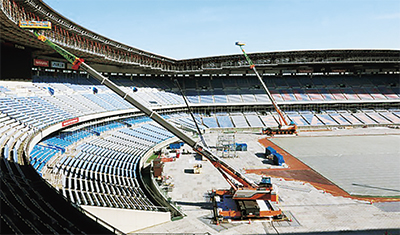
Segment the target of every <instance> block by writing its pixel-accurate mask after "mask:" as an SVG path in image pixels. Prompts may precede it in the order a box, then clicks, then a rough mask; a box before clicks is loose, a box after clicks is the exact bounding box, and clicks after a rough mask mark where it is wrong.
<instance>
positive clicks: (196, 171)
mask: <svg viewBox="0 0 400 235" xmlns="http://www.w3.org/2000/svg"><path fill="white" fill-rule="evenodd" d="M202 168H203V165H201V164H195V165H194V166H193V174H201V169H202Z"/></svg>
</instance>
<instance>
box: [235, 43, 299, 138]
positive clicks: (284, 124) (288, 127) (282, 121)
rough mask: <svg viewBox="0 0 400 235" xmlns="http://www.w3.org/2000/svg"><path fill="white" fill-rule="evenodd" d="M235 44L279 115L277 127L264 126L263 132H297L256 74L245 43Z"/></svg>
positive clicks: (269, 133)
mask: <svg viewBox="0 0 400 235" xmlns="http://www.w3.org/2000/svg"><path fill="white" fill-rule="evenodd" d="M235 45H236V46H239V47H240V49H241V50H242V52H243V55H244V57H245V58H246V60H247V62H248V63H249V65H250V69H252V70H253V71H254V73H255V74H256V76H257V78H258V80H259V81H260V83H261V85H262V87H263V88H264V91H265V93H267V96H268V98H269V99H270V100H271V102H272V105H273V106H274V108H275V110H276V112H277V113H278V115H279V125H278V129H276V128H272V127H269V128H264V129H263V134H267V135H275V134H295V133H296V132H297V126H296V125H295V124H294V123H290V124H289V123H288V121H287V120H286V118H285V116H284V115H283V112H282V111H281V109H280V108H279V106H278V103H277V102H276V101H275V99H274V97H273V96H272V95H271V92H270V91H269V90H268V88H267V85H265V83H264V81H263V80H262V78H261V76H260V74H258V72H257V70H256V65H255V64H254V63H253V61H252V60H251V59H250V57H249V56H248V55H247V54H246V52H245V51H244V49H243V46H244V45H246V44H244V43H242V42H236V43H235Z"/></svg>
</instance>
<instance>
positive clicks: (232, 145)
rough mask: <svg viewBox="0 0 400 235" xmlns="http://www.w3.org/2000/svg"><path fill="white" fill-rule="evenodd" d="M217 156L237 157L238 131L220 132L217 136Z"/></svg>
mask: <svg viewBox="0 0 400 235" xmlns="http://www.w3.org/2000/svg"><path fill="white" fill-rule="evenodd" d="M216 149H217V156H218V157H223V158H235V157H237V155H236V132H220V133H219V134H218V138H217V144H216Z"/></svg>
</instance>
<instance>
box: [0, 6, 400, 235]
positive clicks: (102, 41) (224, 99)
mask: <svg viewBox="0 0 400 235" xmlns="http://www.w3.org/2000/svg"><path fill="white" fill-rule="evenodd" d="M0 4H1V5H0V7H1V12H0V19H1V22H0V24H1V34H0V37H1V81H0V82H1V86H0V100H1V113H0V121H1V123H0V124H1V126H0V133H2V135H1V140H0V146H1V158H2V161H1V175H2V177H1V180H2V181H1V223H2V224H1V228H2V233H3V231H4V232H5V233H8V232H10V233H68V232H71V233H108V232H117V233H118V232H125V231H119V230H118V229H116V228H114V227H113V226H111V225H109V224H107V223H106V222H104V221H101V220H100V219H98V218H96V216H94V215H92V214H91V213H90V212H88V211H85V210H83V209H81V207H80V206H78V205H83V206H84V205H86V206H93V207H104V208H116V209H124V210H139V211H147V212H149V213H153V212H159V213H160V214H161V215H163V214H162V213H169V214H168V215H169V216H171V217H179V216H181V213H180V212H179V211H178V210H177V209H176V208H175V207H174V206H173V205H169V204H168V203H167V200H166V199H165V198H163V196H162V195H161V194H160V193H157V192H156V191H155V190H154V189H151V188H149V187H147V186H146V185H145V184H144V183H143V179H142V176H141V168H142V167H143V166H144V165H145V160H146V158H147V157H148V155H149V153H152V151H153V150H154V149H156V148H158V147H159V146H163V145H165V144H166V143H168V142H172V141H175V140H176V137H174V136H173V135H172V134H171V133H169V132H168V131H166V130H165V129H163V128H162V127H160V126H158V125H157V124H155V123H153V122H152V121H151V120H150V118H148V117H145V116H143V114H141V113H140V112H139V110H138V109H136V108H135V107H133V106H132V105H131V104H129V103H127V102H126V101H125V100H124V99H122V98H120V97H118V96H117V95H115V94H114V93H112V92H111V90H109V89H108V88H106V87H105V86H104V85H101V84H99V83H97V82H96V81H95V80H94V79H92V78H91V77H90V76H88V74H87V73H85V72H81V71H74V70H72V69H71V65H70V64H68V63H67V62H66V61H65V60H64V59H63V58H62V57H61V56H59V55H58V54H57V53H55V52H54V51H53V49H52V48H50V47H48V46H47V45H45V44H43V43H41V42H40V41H39V40H36V39H35V38H34V36H33V34H32V32H30V31H27V30H22V29H20V28H19V27H18V22H19V21H20V20H47V21H51V22H52V25H53V29H52V30H50V31H44V34H45V36H46V37H47V38H49V39H50V40H51V41H53V42H55V43H56V44H58V45H60V46H62V47H64V48H65V49H67V50H69V51H71V52H72V53H73V54H76V55H78V56H79V57H81V58H84V59H85V62H87V63H88V64H90V65H91V66H92V67H94V68H95V69H96V70H98V71H100V72H102V73H103V75H105V76H107V77H109V78H110V79H111V80H113V81H114V82H115V83H116V84H117V85H119V86H120V87H121V88H122V89H124V90H125V91H126V92H129V93H130V94H131V95H132V96H133V97H134V98H136V99H137V100H139V101H140V102H142V103H143V104H145V105H147V106H149V107H151V108H152V109H154V110H157V111H158V112H160V113H161V114H162V115H163V117H165V118H167V119H168V120H170V121H171V122H172V123H174V124H175V125H176V126H179V127H180V128H182V129H184V130H186V131H189V132H190V131H192V132H195V131H196V128H195V125H194V122H193V121H192V120H191V118H190V117H189V115H188V113H187V108H186V105H185V103H184V101H183V99H182V97H181V96H180V91H179V89H178V88H177V86H176V84H175V83H176V82H179V84H180V85H181V87H182V88H183V90H184V93H185V95H186V97H187V98H188V100H189V102H190V105H191V107H192V109H193V111H194V112H195V117H196V122H198V124H199V125H200V128H201V130H203V131H204V130H208V129H214V128H215V129H217V128H224V129H227V130H255V131H256V130H261V128H262V127H266V126H276V125H278V122H277V118H276V113H275V112H274V109H273V107H272V104H271V102H270V100H269V99H268V97H267V96H266V95H265V93H264V92H263V90H262V89H260V85H259V83H258V81H257V79H256V77H255V76H254V74H252V72H251V70H249V66H248V63H247V62H246V60H245V59H244V57H243V55H241V54H237V55H225V56H214V57H204V58H193V59H185V60H176V59H172V58H168V57H165V56H161V55H157V54H154V53H150V52H146V51H143V50H140V49H138V48H134V47H131V46H128V45H124V44H121V43H119V42H116V41H113V40H111V39H108V38H106V37H104V36H102V35H98V34H96V33H94V32H92V31H90V30H88V29H85V28H83V27H81V26H79V25H78V24H76V23H74V22H72V21H70V20H69V19H67V18H65V17H63V16H62V15H60V14H59V13H57V12H56V11H55V10H53V9H52V8H50V7H49V6H48V5H46V4H45V3H44V2H42V1H40V0H24V1H22V0H19V1H17V0H1V1H0ZM249 56H250V57H251V58H252V60H253V61H254V63H255V64H256V66H257V68H258V71H259V72H260V73H261V74H262V75H263V79H264V81H265V82H266V83H267V86H268V87H269V88H270V89H271V91H272V95H273V96H274V98H275V99H276V100H277V102H278V103H279V105H280V106H281V108H282V109H283V110H284V111H285V113H286V115H287V117H288V118H289V119H290V120H291V121H293V122H295V123H296V125H297V126H298V127H299V129H300V130H301V129H329V128H347V127H368V126H390V127H398V126H399V125H400V107H399V104H400V88H399V71H400V70H399V65H400V51H399V50H372V49H371V50H312V51H311V50H310V51H286V52H265V53H252V54H249ZM135 89H136V90H135ZM103 133H108V134H107V135H106V136H104V135H102V134H103ZM99 136H102V138H100V137H99ZM71 149H72V150H73V151H72V150H71ZM71 156H73V157H71ZM89 217H91V218H94V220H92V219H90V218H89ZM161 217H162V216H161ZM49 221H51V222H49ZM95 221H96V222H95ZM100 224H101V225H100ZM103 226H105V227H107V229H108V230H107V229H106V228H104V227H103ZM3 229H4V230H3Z"/></svg>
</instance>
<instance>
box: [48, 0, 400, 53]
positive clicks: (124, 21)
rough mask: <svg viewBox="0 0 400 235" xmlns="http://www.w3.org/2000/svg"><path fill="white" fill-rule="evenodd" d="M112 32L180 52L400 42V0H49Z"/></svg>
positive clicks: (136, 43) (133, 42) (126, 40)
mask: <svg viewBox="0 0 400 235" xmlns="http://www.w3.org/2000/svg"><path fill="white" fill-rule="evenodd" d="M44 2H45V3H46V4H48V5H49V6H50V7H51V8H53V9H54V10H55V11H57V12H59V13H60V14H61V15H63V16H65V17H66V18H68V19H70V20H72V21H73V22H75V23H77V24H79V25H81V26H83V27H85V28H87V29H89V30H91V31H93V32H95V33H98V34H100V35H102V36H105V37H107V38H110V39H113V40H116V41H118V42H120V43H123V44H126V45H129V46H132V47H135V48H139V49H141V50H145V51H148V52H152V53H155V54H159V55H163V56H166V57H170V58H174V59H187V58H198V57H207V56H218V55H229V54H239V53H240V49H239V48H238V47H237V46H235V45H234V44H235V42H236V41H241V42H245V43H246V46H245V48H244V49H245V50H246V52H248V53H252V52H274V51H290V50H320V49H400V1H398V0H329V1H328V0H68V1H66V0H44Z"/></svg>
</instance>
